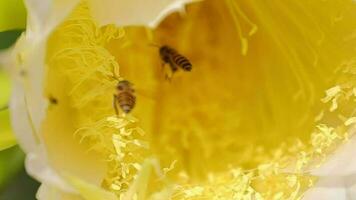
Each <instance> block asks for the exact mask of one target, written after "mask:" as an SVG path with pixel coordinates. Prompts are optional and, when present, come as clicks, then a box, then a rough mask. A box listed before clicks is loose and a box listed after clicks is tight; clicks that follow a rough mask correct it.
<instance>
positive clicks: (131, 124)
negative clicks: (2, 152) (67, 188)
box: [43, 0, 356, 199]
mask: <svg viewBox="0 0 356 200" xmlns="http://www.w3.org/2000/svg"><path fill="white" fill-rule="evenodd" d="M355 6H356V5H355V4H352V1H341V0H340V1H337V2H330V1H321V0H318V1H302V2H300V1H297V0H295V1H288V2H280V1H269V2H268V3H267V2H262V1H255V0H253V1H251V0H249V1H247V0H246V1H245V0H243V1H235V0H224V1H222V0H221V1H217V0H216V1H214V0H206V1H203V2H199V3H194V4H191V5H189V6H187V12H186V13H185V14H183V13H174V14H172V15H170V16H168V17H167V18H166V19H165V20H164V21H163V22H162V23H161V24H160V25H159V27H157V28H156V29H155V30H150V29H148V28H145V27H125V28H122V27H115V26H113V25H107V26H104V27H98V26H97V25H96V23H95V22H94V21H93V20H92V18H91V15H90V11H89V9H88V7H87V4H86V2H83V3H81V4H80V5H79V6H78V7H77V8H76V9H75V10H74V11H73V13H72V14H71V16H70V17H68V19H66V20H65V22H64V23H63V24H62V25H60V26H59V27H58V28H57V29H56V31H55V32H54V33H53V34H52V36H51V37H50V39H49V42H48V49H47V56H46V59H47V60H46V62H47V65H48V66H47V77H46V89H45V91H44V95H46V97H48V98H55V99H56V100H57V103H55V104H54V103H52V104H51V105H50V106H49V107H48V111H47V117H46V119H45V121H44V123H43V136H44V138H45V142H46V146H47V148H48V151H49V159H50V161H51V163H52V164H53V165H54V166H55V168H56V169H57V170H58V171H62V172H63V171H65V172H66V173H69V174H73V175H75V176H77V177H79V178H81V179H83V180H85V181H88V182H91V183H94V184H96V185H101V186H102V187H103V188H104V189H106V190H109V191H112V192H114V193H115V194H117V195H118V196H121V197H126V198H131V197H135V196H136V197H137V198H138V199H149V198H151V199H168V198H169V197H172V199H204V198H205V199H219V198H220V199H242V198H246V199H272V198H275V199H287V198H289V199H298V198H300V197H301V195H302V194H303V192H304V191H305V190H306V189H307V188H309V187H311V186H312V185H313V183H314V181H315V180H316V178H314V177H312V176H309V175H306V174H303V173H302V172H303V171H304V170H307V169H310V168H312V167H315V166H318V165H319V164H321V163H322V162H323V161H324V160H325V158H326V157H327V155H329V154H330V153H331V152H332V151H333V150H334V149H335V147H337V146H338V145H339V144H340V143H342V142H344V141H346V140H347V137H348V135H347V130H348V128H349V126H350V125H352V124H353V123H354V122H355V121H356V120H354V119H355V118H353V115H354V110H353V107H354V106H355V105H354V101H353V99H354V97H355V95H356V93H355V91H356V90H355V89H354V85H355V83H356V82H355V81H354V80H356V79H355V77H354V74H355V73H354V72H355V67H356V60H355V59H356V58H355V55H356V54H355V53H356V49H355V44H356V42H355V39H356V34H355V33H356V32H355V30H356V29H355V27H356V21H355V20H351V19H355V17H356V13H355V12H353V11H354V10H355ZM152 44H158V45H170V46H172V47H173V48H175V49H177V50H178V51H179V52H181V53H182V54H183V55H185V56H186V57H187V58H189V59H190V61H191V62H192V64H193V69H192V71H191V72H184V71H178V72H177V73H175V74H173V77H172V79H171V81H167V80H165V73H169V67H168V66H164V67H162V66H161V62H162V61H161V60H160V57H159V54H158V48H157V47H155V46H154V45H152ZM116 76H118V77H120V78H122V79H127V80H129V81H130V82H132V83H133V84H134V87H135V89H136V94H137V105H136V107H135V108H134V110H133V111H132V113H130V114H129V115H125V114H120V116H118V117H116V116H115V112H114V108H113V94H114V93H115V92H116V91H115V87H116V84H117V82H118V80H116V79H115V77H116ZM325 91H326V92H325ZM351 108H352V109H351Z"/></svg>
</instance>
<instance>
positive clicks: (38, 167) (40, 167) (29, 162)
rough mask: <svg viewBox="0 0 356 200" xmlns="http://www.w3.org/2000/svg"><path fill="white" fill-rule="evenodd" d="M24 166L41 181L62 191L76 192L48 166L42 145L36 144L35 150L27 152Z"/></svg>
mask: <svg viewBox="0 0 356 200" xmlns="http://www.w3.org/2000/svg"><path fill="white" fill-rule="evenodd" d="M25 166H26V171H27V173H28V174H30V175H31V176H33V177H34V178H36V179H37V180H39V181H40V182H41V183H44V184H46V185H48V186H51V187H56V188H58V189H60V190H62V191H64V192H68V193H76V191H75V190H74V189H73V188H72V187H71V186H70V185H69V184H68V183H66V182H65V181H64V179H62V177H60V175H59V174H58V173H57V172H56V171H54V170H53V169H52V168H51V167H50V164H49V163H48V160H47V157H46V155H45V149H44V148H43V147H42V146H38V148H37V149H36V151H34V152H31V153H28V154H27V157H26V160H25Z"/></svg>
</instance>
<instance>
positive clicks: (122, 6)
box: [89, 0, 196, 28]
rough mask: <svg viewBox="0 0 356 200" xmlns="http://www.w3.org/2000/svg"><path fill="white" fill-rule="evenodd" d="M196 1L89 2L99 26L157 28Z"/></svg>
mask: <svg viewBox="0 0 356 200" xmlns="http://www.w3.org/2000/svg"><path fill="white" fill-rule="evenodd" d="M193 1H196V0H89V3H90V10H91V12H92V15H93V16H94V18H95V19H96V20H97V21H98V23H99V25H107V24H116V25H118V26H128V25H147V26H150V27H152V28H154V27H156V26H157V25H158V24H159V22H160V21H161V20H162V19H163V18H164V17H166V16H167V15H168V14H170V13H172V12H175V11H181V10H182V9H184V5H185V4H187V3H189V2H193Z"/></svg>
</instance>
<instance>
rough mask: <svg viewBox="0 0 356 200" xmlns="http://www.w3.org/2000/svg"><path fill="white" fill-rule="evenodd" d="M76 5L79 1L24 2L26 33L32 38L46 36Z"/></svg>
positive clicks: (49, 0)
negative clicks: (26, 14)
mask: <svg viewBox="0 0 356 200" xmlns="http://www.w3.org/2000/svg"><path fill="white" fill-rule="evenodd" d="M78 3H79V0H25V4H26V8H27V12H28V17H27V18H28V22H27V28H26V32H27V33H28V34H29V35H30V37H32V38H34V37H41V38H42V37H43V36H47V35H48V34H50V33H51V32H52V31H53V29H54V28H55V27H56V26H57V25H58V24H59V23H61V22H62V21H63V20H64V18H65V17H67V16H68V14H69V13H70V12H71V11H72V10H73V8H74V7H75V6H76V5H77V4H78ZM42 39H45V38H42Z"/></svg>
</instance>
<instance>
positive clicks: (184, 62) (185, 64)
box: [172, 54, 192, 71]
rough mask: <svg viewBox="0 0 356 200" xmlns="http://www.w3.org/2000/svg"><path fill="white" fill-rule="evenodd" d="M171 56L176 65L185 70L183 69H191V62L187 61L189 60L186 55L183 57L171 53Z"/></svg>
mask: <svg viewBox="0 0 356 200" xmlns="http://www.w3.org/2000/svg"><path fill="white" fill-rule="evenodd" d="M172 57H173V61H174V62H175V63H176V64H177V65H178V66H180V67H181V68H182V69H183V70H185V71H190V70H192V64H191V63H190V62H189V60H188V59H187V58H186V57H184V56H182V55H180V54H173V55H172Z"/></svg>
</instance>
